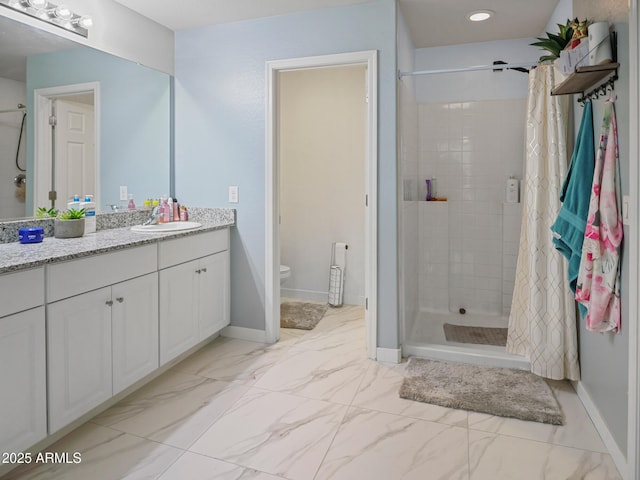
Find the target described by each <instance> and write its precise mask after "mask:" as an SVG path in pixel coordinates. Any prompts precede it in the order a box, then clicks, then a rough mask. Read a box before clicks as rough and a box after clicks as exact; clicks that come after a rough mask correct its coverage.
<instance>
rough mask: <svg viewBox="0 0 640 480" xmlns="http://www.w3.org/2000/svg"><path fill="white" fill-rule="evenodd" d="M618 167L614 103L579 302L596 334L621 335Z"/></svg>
mask: <svg viewBox="0 0 640 480" xmlns="http://www.w3.org/2000/svg"><path fill="white" fill-rule="evenodd" d="M619 185H620V172H619V165H618V127H617V123H616V113H615V108H614V104H613V101H612V100H610V101H607V102H606V103H605V107H604V118H603V121H602V133H601V134H600V145H599V148H598V154H597V156H596V166H595V171H594V174H593V187H592V189H591V201H590V203H589V216H588V217H587V227H586V230H585V234H584V242H583V244H582V258H581V261H580V270H579V273H578V281H577V286H576V301H578V302H579V303H580V304H582V305H584V306H585V307H587V315H586V318H585V320H586V326H587V330H590V331H593V332H608V331H613V332H619V331H620V247H621V244H622V237H623V226H622V212H621V208H620V188H619Z"/></svg>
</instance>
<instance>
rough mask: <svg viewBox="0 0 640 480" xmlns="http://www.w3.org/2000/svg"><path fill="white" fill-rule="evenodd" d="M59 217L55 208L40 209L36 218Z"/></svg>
mask: <svg viewBox="0 0 640 480" xmlns="http://www.w3.org/2000/svg"><path fill="white" fill-rule="evenodd" d="M57 216H58V210H56V209H55V208H53V207H51V208H47V207H38V210H37V211H36V218H47V217H49V218H55V217H57Z"/></svg>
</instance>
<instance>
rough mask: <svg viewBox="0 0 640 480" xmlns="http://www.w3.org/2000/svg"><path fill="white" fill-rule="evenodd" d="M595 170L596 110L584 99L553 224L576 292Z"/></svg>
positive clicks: (554, 238)
mask: <svg viewBox="0 0 640 480" xmlns="http://www.w3.org/2000/svg"><path fill="white" fill-rule="evenodd" d="M594 169H595V150H594V139H593V112H592V109H591V102H585V104H584V111H583V112H582V121H581V122H580V129H579V130H578V138H577V139H576V145H575V148H574V150H573V155H572V156H571V164H570V165H569V170H568V172H567V177H566V178H565V180H564V184H563V185H562V193H561V195H560V201H561V202H563V203H562V207H561V208H560V213H559V214H558V218H556V221H555V223H554V224H553V226H552V227H551V231H552V233H553V244H554V246H555V247H556V249H557V250H559V251H560V253H562V255H564V256H565V257H566V258H567V260H568V261H569V271H568V276H569V285H570V286H571V290H572V291H573V293H575V291H576V282H577V279H578V272H579V270H580V258H581V256H582V242H583V240H584V231H585V228H586V226H587V216H588V214H589V201H590V199H591V187H592V183H593V171H594Z"/></svg>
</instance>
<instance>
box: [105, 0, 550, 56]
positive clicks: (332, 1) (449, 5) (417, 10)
mask: <svg viewBox="0 0 640 480" xmlns="http://www.w3.org/2000/svg"><path fill="white" fill-rule="evenodd" d="M116 1H117V2H118V3H120V4H122V5H124V6H126V7H128V8H130V9H131V10H134V11H136V12H138V13H140V14H142V15H144V16H145V17H149V18H151V19H152V20H155V21H156V22H158V23H160V24H162V25H164V26H166V27H168V28H170V29H171V30H182V29H188V28H196V27H203V26H207V25H214V24H218V23H228V22H237V21H240V20H248V19H251V18H260V17H270V16H275V15H284V14H288V13H295V12H301V11H307V10H317V9H321V8H328V7H338V6H344V5H352V4H358V3H366V2H367V1H370V0H304V1H301V0H180V2H168V1H165V2H158V1H157V0H116ZM557 4H558V0H535V1H532V0H400V8H401V9H402V12H403V14H404V17H405V18H406V20H407V24H408V26H409V30H410V32H411V36H412V38H413V42H414V44H415V46H416V47H417V48H423V47H435V46H442V45H458V44H463V43H476V42H486V41H491V40H507V39H512V38H525V37H537V36H539V35H540V34H541V33H542V32H543V31H544V28H545V27H546V25H547V22H548V20H549V18H550V17H551V14H552V13H553V11H554V9H555V7H556V5H557ZM479 9H489V10H493V11H494V12H496V14H495V16H494V17H493V18H491V19H490V20H487V21H486V22H469V21H468V20H466V14H467V13H469V12H472V11H475V10H479Z"/></svg>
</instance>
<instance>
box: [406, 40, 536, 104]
mask: <svg viewBox="0 0 640 480" xmlns="http://www.w3.org/2000/svg"><path fill="white" fill-rule="evenodd" d="M534 41H535V39H533V38H519V39H515V40H501V41H496V42H483V43H473V44H465V45H452V46H447V47H433V48H419V49H417V50H416V70H439V69H444V68H462V67H470V66H475V65H492V64H493V62H494V60H502V61H504V62H507V63H512V62H513V63H522V62H533V63H535V62H536V61H537V60H538V58H539V57H540V53H539V50H538V48H536V47H532V46H530V45H529V44H530V43H532V42H534ZM524 76H525V74H523V73H520V72H517V71H510V70H509V71H507V70H504V71H501V72H493V71H492V70H488V71H476V72H464V73H447V74H438V75H423V76H419V77H417V80H416V94H417V98H418V102H419V103H423V102H460V101H467V100H500V99H508V98H526V97H527V94H528V86H527V82H526V81H522V77H524Z"/></svg>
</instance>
